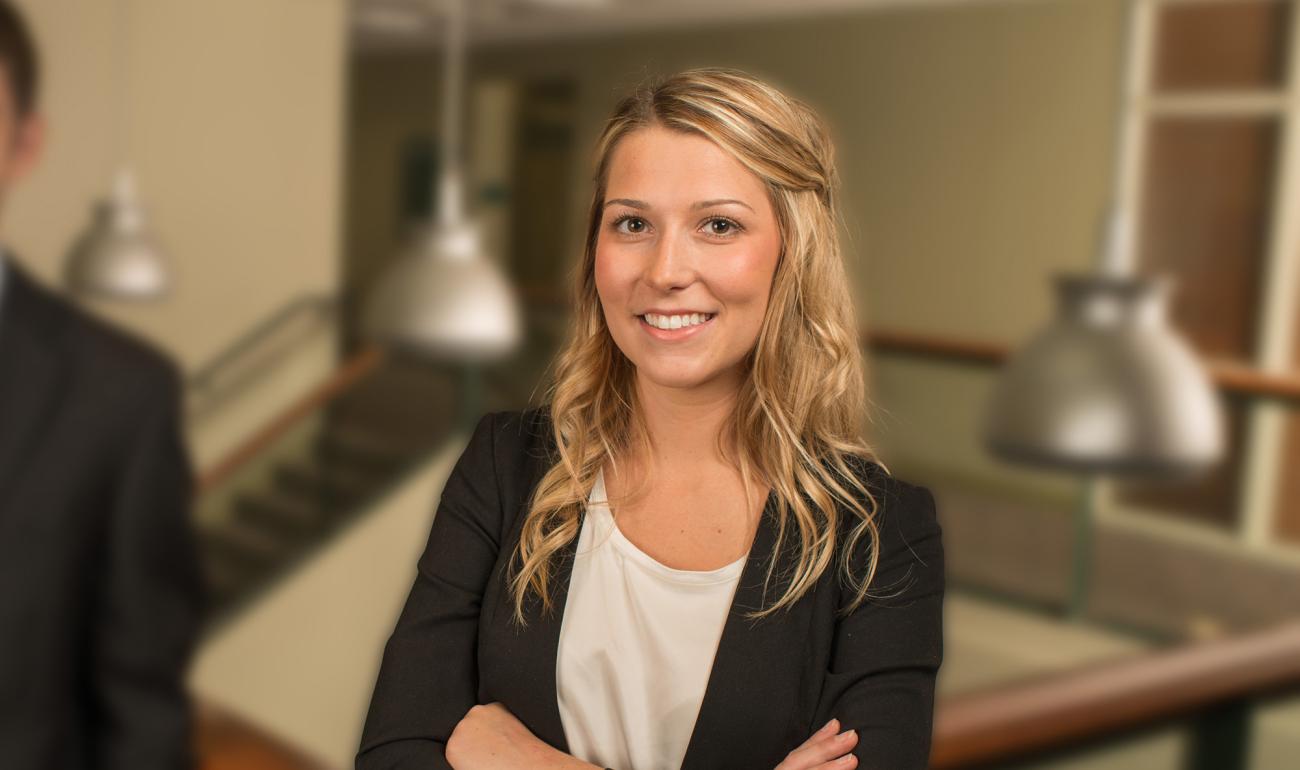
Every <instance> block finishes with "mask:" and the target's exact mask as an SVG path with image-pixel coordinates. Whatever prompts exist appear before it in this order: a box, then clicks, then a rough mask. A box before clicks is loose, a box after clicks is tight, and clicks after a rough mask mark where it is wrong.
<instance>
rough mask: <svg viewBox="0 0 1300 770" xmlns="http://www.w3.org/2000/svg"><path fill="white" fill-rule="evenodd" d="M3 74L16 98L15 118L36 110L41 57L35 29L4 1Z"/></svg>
mask: <svg viewBox="0 0 1300 770" xmlns="http://www.w3.org/2000/svg"><path fill="white" fill-rule="evenodd" d="M0 71H2V73H3V76H4V78H5V80H7V81H8V83H9V91H10V93H11V94H13V104H14V118H24V117H26V116H27V115H29V114H31V113H32V112H33V111H34V110H35V109H36V101H37V90H38V86H39V80H40V77H39V73H40V57H39V56H38V55H37V53H36V44H35V42H34V41H33V39H32V33H31V29H30V28H29V27H28V25H27V21H26V20H25V19H24V18H23V15H22V13H21V12H19V10H18V8H17V7H15V6H14V4H13V3H12V2H10V0H0Z"/></svg>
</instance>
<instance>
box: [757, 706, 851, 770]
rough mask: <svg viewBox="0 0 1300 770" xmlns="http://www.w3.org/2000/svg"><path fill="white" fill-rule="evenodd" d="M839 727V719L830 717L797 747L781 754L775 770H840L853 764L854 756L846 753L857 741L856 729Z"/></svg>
mask: <svg viewBox="0 0 1300 770" xmlns="http://www.w3.org/2000/svg"><path fill="white" fill-rule="evenodd" d="M838 729H840V720H838V719H832V720H831V721H829V722H827V723H826V725H825V726H824V727H822V729H820V730H818V731H817V732H815V733H813V734H812V735H811V736H810V737H809V738H808V740H806V741H804V742H803V744H801V745H800V746H799V748H797V749H795V750H794V751H792V752H790V753H789V754H786V755H785V759H784V760H782V761H781V764H779V765H777V766H776V770H844V768H850V767H857V766H858V758H857V757H855V756H853V755H852V754H850V753H848V752H849V750H850V749H852V748H853V747H854V746H855V745H857V743H858V733H857V731H856V730H845V731H844V732H842V733H839V734H838V735H837V734H836V732H835V731H836V730H838Z"/></svg>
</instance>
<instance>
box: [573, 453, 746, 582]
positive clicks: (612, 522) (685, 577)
mask: <svg viewBox="0 0 1300 770" xmlns="http://www.w3.org/2000/svg"><path fill="white" fill-rule="evenodd" d="M597 492H600V493H602V495H603V500H597V499H596V498H597V494H596V493H597ZM587 506H588V511H590V509H592V508H595V509H596V510H597V513H596V514H595V516H597V517H599V518H600V519H601V524H602V527H603V528H604V527H607V528H608V530H609V536H610V537H611V538H612V542H614V543H615V544H616V547H618V548H619V549H620V550H621V551H623V552H624V553H625V554H627V555H628V556H629V557H630V558H632V559H634V560H635V561H637V562H638V563H640V564H643V565H645V566H646V568H647V569H650V570H651V571H653V572H655V573H656V574H658V575H661V576H664V577H666V578H668V579H669V580H681V581H685V582H690V583H699V582H710V581H712V582H730V581H731V580H733V579H735V578H738V577H739V576H740V570H742V569H743V567H742V566H741V565H742V564H743V563H744V561H745V560H746V559H748V558H749V553H750V551H752V550H753V548H754V542H753V541H754V539H753V538H752V537H751V538H749V541H750V542H749V546H748V548H747V549H746V551H745V553H744V554H743V555H741V556H740V557H738V558H736V559H734V560H732V561H730V562H728V563H726V564H724V565H722V566H720V567H713V568H711V569H692V570H688V569H681V568H679V567H670V566H668V565H667V564H664V563H663V562H661V561H659V560H658V559H656V558H655V557H654V556H652V555H650V553H648V552H647V551H645V550H644V549H642V548H641V546H639V545H637V544H636V543H634V542H633V541H632V539H631V538H629V537H628V536H627V535H626V534H624V532H623V530H622V529H621V528H620V527H619V526H618V517H617V516H615V515H614V509H613V507H612V506H611V505H610V504H609V494H608V491H607V490H606V488H605V470H604V469H603V468H602V469H600V470H598V471H596V483H595V484H594V485H593V486H592V490H591V494H590V495H588V496H587ZM592 515H593V514H591V513H590V512H588V513H586V514H585V515H584V518H583V526H584V527H585V526H587V523H588V519H589V518H590V517H591V516H592ZM761 515H762V514H761V513H760V516H761ZM597 531H599V530H597ZM578 534H579V537H581V535H582V530H581V529H580V530H579V531H578Z"/></svg>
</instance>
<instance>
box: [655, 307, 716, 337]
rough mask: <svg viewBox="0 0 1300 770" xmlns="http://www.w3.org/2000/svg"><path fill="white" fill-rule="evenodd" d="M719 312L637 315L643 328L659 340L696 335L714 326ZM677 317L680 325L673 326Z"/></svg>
mask: <svg viewBox="0 0 1300 770" xmlns="http://www.w3.org/2000/svg"><path fill="white" fill-rule="evenodd" d="M717 315H718V314H717V313H698V314H696V313H692V314H691V315H690V316H684V315H683V316H656V315H655V314H653V313H647V314H645V315H639V316H637V320H639V321H640V322H641V328H642V329H645V331H646V333H647V334H649V335H650V336H651V337H654V338H655V339H659V340H665V341H667V340H682V339H688V338H690V337H694V336H696V335H698V334H700V333H703V332H704V331H706V330H708V329H710V328H712V326H713V319H715V318H716V317H717ZM673 318H676V319H677V321H676V323H677V324H678V326H677V327H676V328H673V326H672V323H673V321H672V319H673Z"/></svg>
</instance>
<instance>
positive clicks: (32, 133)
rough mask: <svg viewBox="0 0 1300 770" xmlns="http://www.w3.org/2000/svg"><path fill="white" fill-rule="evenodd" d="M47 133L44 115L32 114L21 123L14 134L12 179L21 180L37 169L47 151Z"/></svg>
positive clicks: (11, 165)
mask: <svg viewBox="0 0 1300 770" xmlns="http://www.w3.org/2000/svg"><path fill="white" fill-rule="evenodd" d="M45 132H46V121H45V115H44V114H42V113H39V112H33V113H30V114H29V115H27V116H26V117H24V118H23V119H22V120H20V121H19V123H18V126H17V127H16V130H15V132H14V147H13V159H12V163H11V164H10V173H9V176H10V179H21V178H22V177H25V176H27V174H28V173H30V172H31V170H32V169H33V168H35V167H36V164H37V163H38V162H39V161H40V159H41V155H42V153H43V152H44V150H45Z"/></svg>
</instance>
